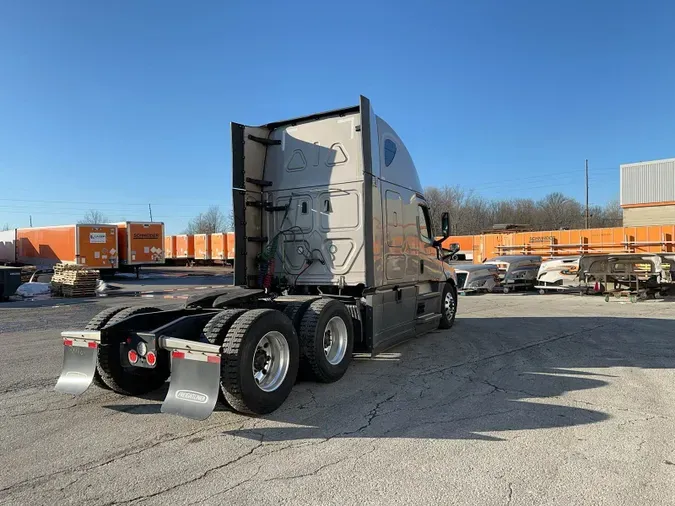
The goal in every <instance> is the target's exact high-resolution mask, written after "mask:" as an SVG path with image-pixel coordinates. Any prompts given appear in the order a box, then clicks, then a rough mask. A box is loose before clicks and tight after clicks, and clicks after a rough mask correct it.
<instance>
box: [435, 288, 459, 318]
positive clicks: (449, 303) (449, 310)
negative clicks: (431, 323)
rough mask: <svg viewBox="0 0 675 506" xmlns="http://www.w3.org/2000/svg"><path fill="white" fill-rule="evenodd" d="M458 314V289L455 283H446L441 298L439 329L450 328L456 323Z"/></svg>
mask: <svg viewBox="0 0 675 506" xmlns="http://www.w3.org/2000/svg"><path fill="white" fill-rule="evenodd" d="M456 315H457V290H456V289H455V287H454V285H452V284H450V283H445V286H444V287H443V295H442V300H441V321H440V322H439V323H438V328H439V329H449V328H450V327H452V325H453V324H454V323H455V316H456Z"/></svg>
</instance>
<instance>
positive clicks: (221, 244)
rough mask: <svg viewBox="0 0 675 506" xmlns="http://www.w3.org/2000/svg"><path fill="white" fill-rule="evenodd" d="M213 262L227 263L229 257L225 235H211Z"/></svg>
mask: <svg viewBox="0 0 675 506" xmlns="http://www.w3.org/2000/svg"><path fill="white" fill-rule="evenodd" d="M210 254H211V260H217V261H220V262H224V261H225V256H226V255H227V237H226V235H225V234H223V233H219V234H211V252H210Z"/></svg>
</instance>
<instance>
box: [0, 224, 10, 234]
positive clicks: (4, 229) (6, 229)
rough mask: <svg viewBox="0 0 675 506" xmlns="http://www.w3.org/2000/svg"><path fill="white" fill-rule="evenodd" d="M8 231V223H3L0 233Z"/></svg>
mask: <svg viewBox="0 0 675 506" xmlns="http://www.w3.org/2000/svg"><path fill="white" fill-rule="evenodd" d="M9 229H10V226H9V223H5V224H4V225H3V226H2V230H0V231H1V232H7V231H8V230H9Z"/></svg>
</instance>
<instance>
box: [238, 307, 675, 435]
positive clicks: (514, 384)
mask: <svg viewBox="0 0 675 506" xmlns="http://www.w3.org/2000/svg"><path fill="white" fill-rule="evenodd" d="M673 326H674V324H673V320H667V319H652V318H613V317H600V318H591V317H589V318H575V317H560V318H551V317H541V318H538V317H515V318H461V319H459V318H458V320H457V323H456V326H455V327H454V328H453V329H451V330H450V331H443V332H440V331H439V332H435V333H434V334H431V335H427V336H422V337H420V338H417V339H415V340H413V341H411V342H408V343H406V344H403V345H401V346H399V349H395V350H393V353H390V360H367V361H362V360H357V361H356V363H355V364H353V366H352V367H351V369H350V370H349V371H348V372H347V374H346V375H345V377H344V378H343V379H342V380H341V381H340V382H337V383H334V384H331V385H319V384H300V385H297V386H296V388H295V390H294V393H293V394H292V395H291V397H290V398H289V400H288V401H287V403H286V404H285V405H284V406H282V408H281V409H280V410H278V411H277V412H275V413H272V414H271V415H269V416H267V417H264V418H265V420H266V421H265V422H258V423H257V424H256V427H255V428H254V429H242V430H235V431H228V432H226V433H227V434H230V435H233V436H238V437H244V438H250V439H255V440H264V441H292V440H300V439H324V440H328V439H332V438H341V437H364V438H430V439H479V440H486V441H500V440H505V439H512V438H514V437H517V435H518V434H517V431H523V430H532V429H551V428H562V427H573V426H579V425H586V424H593V423H597V422H602V421H605V420H608V419H610V418H612V417H614V416H616V415H620V416H626V412H627V411H628V412H631V413H629V415H634V416H644V413H643V412H642V410H641V409H640V408H641V406H639V405H638V406H636V398H637V399H640V398H642V399H644V402H645V406H644V407H642V408H643V410H644V411H645V412H650V410H653V409H654V407H653V406H651V407H650V406H649V405H648V404H647V402H648V399H649V398H653V395H654V392H653V391H644V392H639V393H637V392H636V391H635V388H636V387H635V384H634V383H633V382H632V381H631V380H630V377H628V378H627V376H626V375H629V374H630V370H629V369H624V368H641V369H671V368H673V367H675V341H673V340H672V332H673V330H672V329H673ZM626 380H628V381H626ZM627 389H630V391H627ZM638 404H639V402H638ZM280 424H283V425H286V426H279V425H280ZM288 424H291V425H292V426H287V425H288ZM492 433H498V434H492Z"/></svg>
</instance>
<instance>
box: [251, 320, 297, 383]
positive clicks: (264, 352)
mask: <svg viewBox="0 0 675 506" xmlns="http://www.w3.org/2000/svg"><path fill="white" fill-rule="evenodd" d="M290 357H291V351H290V348H289V347H288V341H286V338H285V337H284V335H283V334H282V333H281V332H277V331H276V330H273V331H271V332H268V333H267V334H265V335H264V336H262V337H261V338H260V341H258V344H257V345H256V347H255V352H254V353H253V363H252V364H251V366H252V371H253V379H254V380H255V382H256V384H257V385H258V388H260V390H262V391H263V392H273V391H274V390H276V389H277V388H279V386H280V385H281V384H282V383H283V382H284V379H286V374H287V373H288V366H289V364H290Z"/></svg>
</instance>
